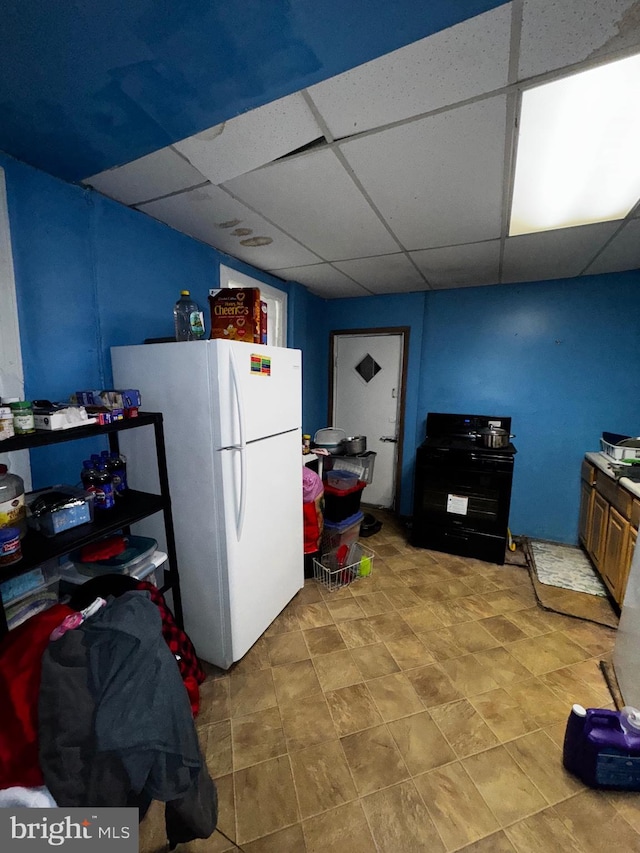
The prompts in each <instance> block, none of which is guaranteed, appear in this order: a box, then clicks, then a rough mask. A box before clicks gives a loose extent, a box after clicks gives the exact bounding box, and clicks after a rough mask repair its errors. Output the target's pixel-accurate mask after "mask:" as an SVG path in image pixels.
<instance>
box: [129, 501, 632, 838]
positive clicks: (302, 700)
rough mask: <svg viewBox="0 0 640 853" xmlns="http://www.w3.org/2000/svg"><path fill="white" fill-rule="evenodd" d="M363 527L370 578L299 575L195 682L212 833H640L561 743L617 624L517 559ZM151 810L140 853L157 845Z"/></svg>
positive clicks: (595, 701)
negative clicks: (544, 605) (214, 797)
mask: <svg viewBox="0 0 640 853" xmlns="http://www.w3.org/2000/svg"><path fill="white" fill-rule="evenodd" d="M366 544H367V545H368V546H370V547H371V548H373V549H374V551H375V555H376V556H375V559H374V569H373V573H372V575H371V576H370V577H368V578H363V579H360V580H358V581H356V582H355V583H353V584H352V585H351V586H349V587H346V588H344V589H341V590H338V591H336V592H329V591H328V590H326V589H325V588H324V587H322V586H320V585H318V584H317V583H316V582H315V581H307V582H306V584H305V587H304V589H303V590H301V591H300V593H299V594H298V595H297V596H296V598H295V599H294V600H293V601H292V602H291V604H290V605H289V606H288V607H287V608H286V610H285V611H284V612H283V613H282V614H281V615H280V616H279V617H278V619H276V621H275V622H274V623H273V625H272V626H271V627H270V628H269V629H268V630H267V632H266V633H265V634H264V636H263V637H261V639H260V640H259V641H258V642H257V643H256V645H255V646H254V647H253V648H252V649H251V650H250V652H249V653H248V654H247V655H246V656H245V658H243V660H242V661H240V662H239V663H238V664H236V665H235V666H234V667H233V668H232V669H231V670H230V671H229V672H228V673H222V672H220V671H217V672H212V673H211V674H210V676H209V677H208V678H207V681H206V682H205V683H204V684H203V686H202V710H201V713H200V715H199V717H198V719H197V726H198V729H199V732H200V736H201V739H202V744H203V748H204V750H205V753H206V756H207V762H208V766H209V769H210V771H211V774H212V776H213V777H214V778H215V780H216V784H217V787H218V794H219V801H220V815H219V828H220V829H221V830H222V832H223V833H224V834H225V835H226V836H228V837H229V838H230V839H233V840H234V842H236V843H237V845H239V846H240V849H241V850H243V851H246V853H323V852H324V851H332V852H333V851H337V850H340V851H345V853H369V851H371V853H374V851H378V853H411V851H420V853H422V851H428V853H443V851H447V853H449V851H458V850H464V851H465V853H551V851H556V850H562V851H568V853H596V851H598V853H599V852H600V851H605V850H606V851H607V853H608V851H610V850H611V849H616V850H620V851H625V853H631V852H632V851H640V795H637V794H611V793H602V792H598V791H593V790H590V789H588V788H585V786H583V785H582V784H581V783H580V782H579V781H577V780H576V779H574V778H573V777H571V776H569V775H568V774H567V773H566V772H565V770H564V769H563V767H562V760H561V747H562V739H563V735H564V726H565V722H566V718H567V715H568V713H569V709H570V707H571V704H572V703H573V702H580V703H581V704H583V705H585V706H591V707H613V704H612V699H611V695H610V693H609V691H608V689H607V685H606V683H605V681H604V678H603V676H602V674H601V671H600V669H599V661H600V659H601V657H602V656H603V655H606V654H607V653H608V652H609V651H610V650H611V648H612V646H613V643H614V639H615V631H613V630H612V629H610V628H605V627H601V626H597V625H594V624H591V623H588V622H584V621H579V620H575V619H571V618H569V617H566V616H561V615H558V614H555V613H550V612H547V611H545V610H543V609H541V608H539V607H538V606H537V604H536V600H535V596H534V594H533V590H532V586H531V581H530V579H529V575H528V573H527V570H526V569H524V568H520V567H513V566H504V567H501V566H496V565H493V564H490V563H484V562H481V561H479V560H473V559H463V558H459V557H453V556H450V555H446V554H440V553H437V552H433V551H425V550H420V549H415V548H412V547H410V546H409V545H408V544H407V543H406V537H405V535H404V532H403V531H402V529H401V528H400V527H398V526H396V525H395V523H394V522H393V520H392V519H390V518H387V517H385V523H384V526H383V528H382V530H381V531H380V533H379V534H377V535H376V536H375V537H372V538H370V539H368V540H367V541H366ZM156 805H157V804H154V807H155V806H156ZM159 808H160V807H158V809H159ZM158 809H155V808H154V809H152V811H151V812H150V813H149V815H148V816H147V818H145V821H144V822H143V824H142V826H141V850H142V851H144V853H151V851H161V850H162V851H164V850H165V849H166V846H165V845H166V842H165V838H164V833H163V829H162V820H161V812H160V811H159V810H158ZM178 849H179V850H182V851H189V852H190V853H205V851H206V853H225V851H231V850H237V849H238V846H236V844H232V843H230V842H229V841H227V840H226V839H225V838H224V837H223V836H222V835H221V834H220V833H219V832H217V831H216V832H215V833H214V835H213V836H212V837H211V838H209V839H207V840H206V841H195V842H192V843H191V844H185V845H180V846H179V848H178Z"/></svg>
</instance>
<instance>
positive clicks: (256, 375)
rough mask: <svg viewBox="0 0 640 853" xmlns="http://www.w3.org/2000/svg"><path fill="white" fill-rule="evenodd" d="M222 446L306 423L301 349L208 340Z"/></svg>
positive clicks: (218, 443)
mask: <svg viewBox="0 0 640 853" xmlns="http://www.w3.org/2000/svg"><path fill="white" fill-rule="evenodd" d="M207 348H208V353H209V365H210V382H211V385H212V392H213V393H212V397H213V399H214V400H217V401H218V403H217V405H216V409H215V411H214V418H215V420H214V443H215V446H216V447H217V448H222V447H239V446H241V445H244V444H246V443H248V442H251V441H256V440H258V439H261V438H265V437H267V436H270V435H276V434H278V433H281V432H286V431H288V430H292V429H298V428H299V427H300V426H301V423H302V353H301V352H300V350H295V349H285V348H281V347H266V346H260V345H259V344H247V343H244V342H243V341H225V340H214V341H208V342H207Z"/></svg>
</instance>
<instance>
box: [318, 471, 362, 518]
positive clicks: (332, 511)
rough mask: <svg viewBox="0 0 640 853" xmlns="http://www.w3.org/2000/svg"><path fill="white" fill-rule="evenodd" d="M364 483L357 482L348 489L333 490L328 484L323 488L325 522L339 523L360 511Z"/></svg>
mask: <svg viewBox="0 0 640 853" xmlns="http://www.w3.org/2000/svg"><path fill="white" fill-rule="evenodd" d="M366 485H367V484H366V483H362V482H360V481H358V482H357V483H356V485H355V486H353V487H352V488H350V489H335V488H334V487H333V486H330V485H329V484H328V483H327V484H326V485H325V487H324V517H325V521H332V522H334V523H335V522H339V521H344V520H345V519H347V518H350V517H351V516H352V515H355V513H356V512H358V511H359V510H360V499H361V498H362V490H363V489H364V487H365V486H366Z"/></svg>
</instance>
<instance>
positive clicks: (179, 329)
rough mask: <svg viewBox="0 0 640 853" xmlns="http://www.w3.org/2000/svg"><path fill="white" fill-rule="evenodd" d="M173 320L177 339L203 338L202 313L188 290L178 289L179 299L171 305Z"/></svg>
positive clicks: (195, 339)
mask: <svg viewBox="0 0 640 853" xmlns="http://www.w3.org/2000/svg"><path fill="white" fill-rule="evenodd" d="M173 322H174V326H175V333H176V340H177V341H199V340H200V339H201V338H204V314H203V313H202V309H201V308H200V306H199V305H198V303H197V302H195V301H194V300H193V299H192V298H191V293H190V292H189V291H188V290H181V291H180V299H178V301H177V302H176V304H175V305H174V306H173Z"/></svg>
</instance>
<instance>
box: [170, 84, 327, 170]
mask: <svg viewBox="0 0 640 853" xmlns="http://www.w3.org/2000/svg"><path fill="white" fill-rule="evenodd" d="M321 136H322V131H321V130H320V128H319V127H318V124H317V122H316V120H315V118H314V117H313V114H312V113H311V110H310V109H309V107H308V105H307V103H306V101H305V99H304V98H303V96H302V95H301V94H300V93H296V94H294V95H289V96H287V97H286V98H281V99H280V100H278V101H274V102H273V103H271V104H267V105H266V106H264V107H259V108H258V109H255V110H251V112H248V113H243V114H242V115H239V116H236V117H235V118H232V119H230V120H229V121H227V122H224V123H223V124H218V125H216V126H215V127H212V128H209V130H204V131H203V132H202V133H198V134H196V136H190V137H189V138H188V139H183V140H182V141H181V142H177V143H176V145H175V147H176V148H177V149H178V151H180V152H181V153H182V154H184V156H185V157H186V158H187V159H188V160H189V161H190V162H191V163H193V165H194V166H195V167H196V168H197V169H199V170H200V171H201V172H202V174H203V175H205V176H206V177H207V178H208V179H209V180H210V181H211V183H212V184H222V183H223V182H224V181H228V180H230V179H231V178H235V177H236V176H237V175H243V174H244V173H245V172H249V171H251V170H252V169H256V168H258V166H263V165H264V164H265V163H270V162H271V161H272V160H275V159H277V158H278V157H282V156H283V155H285V154H289V153H290V152H291V151H295V150H296V149H297V148H301V147H302V146H303V145H307V144H308V143H309V142H312V141H313V140H314V139H318V138H319V137H321Z"/></svg>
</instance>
